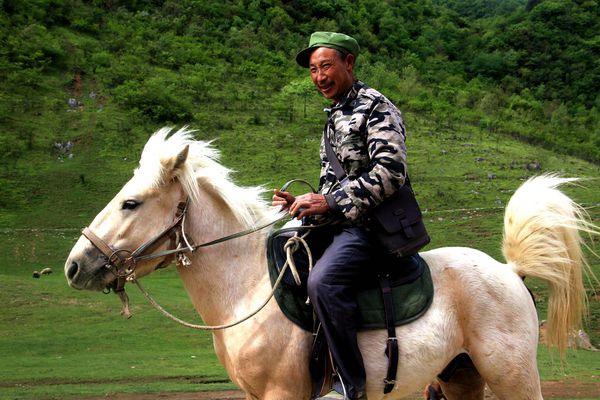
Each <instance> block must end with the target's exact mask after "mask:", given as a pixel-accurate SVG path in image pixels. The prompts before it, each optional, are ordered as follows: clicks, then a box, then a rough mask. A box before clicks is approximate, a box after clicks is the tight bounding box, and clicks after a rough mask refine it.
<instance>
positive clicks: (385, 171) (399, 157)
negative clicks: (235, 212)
mask: <svg viewBox="0 0 600 400" xmlns="http://www.w3.org/2000/svg"><path fill="white" fill-rule="evenodd" d="M361 129H364V130H365V133H366V140H367V152H368V157H369V165H368V167H367V168H365V169H364V170H363V171H361V173H360V174H359V175H358V176H356V177H354V178H355V179H352V180H350V181H349V182H348V184H347V185H345V186H344V187H342V188H338V189H337V190H335V191H334V192H333V193H331V194H330V195H328V196H326V198H327V200H328V204H329V205H330V207H332V208H333V210H334V212H341V213H342V214H343V215H344V217H345V218H346V219H348V220H350V221H356V220H358V219H359V218H360V217H361V216H362V215H363V214H364V213H365V212H367V211H369V210H371V209H372V208H373V207H375V206H377V205H378V204H380V203H381V202H382V201H383V200H385V199H386V198H387V197H389V196H391V195H392V194H393V193H395V192H396V191H397V190H398V189H399V188H400V187H401V186H402V185H404V182H405V180H406V172H407V168H406V146H405V143H404V140H405V137H406V131H405V128H404V123H403V122H402V117H401V115H400V112H399V111H398V110H397V109H396V107H395V106H393V105H392V104H391V103H389V101H387V99H374V102H373V104H372V106H371V107H370V111H369V112H368V113H367V115H366V118H365V122H364V125H363V126H361Z"/></svg>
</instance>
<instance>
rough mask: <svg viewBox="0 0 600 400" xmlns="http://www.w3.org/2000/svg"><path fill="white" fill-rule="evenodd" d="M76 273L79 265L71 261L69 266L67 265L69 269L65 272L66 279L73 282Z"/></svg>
mask: <svg viewBox="0 0 600 400" xmlns="http://www.w3.org/2000/svg"><path fill="white" fill-rule="evenodd" d="M78 271H79V265H77V263H76V262H75V261H72V262H71V265H69V269H68V270H67V278H69V280H73V278H74V277H75V275H77V272H78Z"/></svg>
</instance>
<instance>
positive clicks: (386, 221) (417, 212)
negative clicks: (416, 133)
mask: <svg viewBox="0 0 600 400" xmlns="http://www.w3.org/2000/svg"><path fill="white" fill-rule="evenodd" d="M324 141H325V152H326V154H327V158H328V160H329V163H330V164H331V167H332V168H333V171H334V172H335V175H336V177H337V179H338V181H339V182H340V184H341V185H342V186H344V185H345V184H347V179H346V178H347V176H346V172H345V171H344V169H343V167H342V164H341V163H340V160H338V158H337V156H336V155H335V153H334V151H333V148H332V147H331V143H330V141H329V137H328V136H327V135H326V134H325V135H324ZM366 228H367V229H368V230H370V231H372V232H373V233H374V234H375V236H376V237H377V239H378V240H379V243H380V244H381V246H382V247H383V248H384V249H386V250H387V251H388V252H389V253H392V254H395V255H396V256H398V257H405V256H410V255H413V254H416V253H417V252H418V251H419V250H420V249H421V248H423V247H424V246H425V245H427V244H428V243H429V242H430V238H429V235H428V234H427V230H426V229H425V224H424V223H423V218H422V214H421V209H420V208H419V204H418V203H417V199H416V198H415V194H414V192H413V190H412V187H411V186H410V180H409V178H408V175H406V180H405V182H404V185H402V186H401V187H400V188H399V189H398V190H397V191H396V192H395V193H394V194H393V195H391V196H390V197H388V198H386V199H385V200H384V201H383V202H382V203H381V204H379V205H377V206H376V207H375V208H374V209H373V210H372V211H371V212H370V213H369V215H368V218H367V226H366Z"/></svg>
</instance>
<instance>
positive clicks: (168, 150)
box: [134, 126, 276, 227]
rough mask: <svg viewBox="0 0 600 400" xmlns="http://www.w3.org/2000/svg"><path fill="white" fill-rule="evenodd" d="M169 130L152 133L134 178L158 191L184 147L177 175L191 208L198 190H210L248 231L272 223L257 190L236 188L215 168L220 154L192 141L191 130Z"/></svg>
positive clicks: (218, 166) (207, 144) (223, 170)
mask: <svg viewBox="0 0 600 400" xmlns="http://www.w3.org/2000/svg"><path fill="white" fill-rule="evenodd" d="M172 131H173V128H171V127H164V128H161V129H159V130H158V131H156V132H155V133H154V134H153V135H152V136H151V137H150V139H148V142H147V143H146V145H145V146H144V150H143V152H142V156H141V158H140V163H139V167H138V168H137V169H136V170H135V171H134V175H135V176H136V177H139V178H140V179H143V181H144V182H146V184H148V185H149V186H150V187H153V188H158V187H160V186H162V185H164V184H165V183H166V180H167V179H173V177H172V176H169V174H168V171H167V168H166V166H167V165H168V162H169V160H173V159H174V158H175V157H176V156H177V155H178V154H179V153H180V152H181V151H182V150H184V149H185V147H186V146H189V152H188V157H187V160H186V162H185V164H184V165H183V166H182V167H181V168H180V170H179V171H178V173H177V176H176V177H175V178H177V179H178V180H179V182H180V183H181V184H182V186H183V189H184V191H185V193H186V194H187V195H188V196H189V198H190V201H191V202H192V204H195V205H199V193H200V188H201V187H202V188H205V189H208V190H212V191H213V193H215V194H216V195H217V196H219V197H220V198H221V199H222V200H223V202H224V203H225V204H227V205H228V206H229V208H230V209H231V211H232V213H233V214H234V216H235V217H236V219H237V220H238V221H239V222H241V223H243V224H244V225H245V226H248V227H252V226H255V225H256V224H257V223H259V222H263V221H267V220H269V219H273V218H274V217H275V215H276V212H275V211H274V210H272V209H271V207H268V205H267V202H266V201H265V200H264V199H263V194H264V193H265V190H264V188H261V187H240V186H237V185H236V184H235V183H233V182H232V181H231V179H230V174H231V170H230V169H228V168H226V167H224V166H223V165H221V164H219V162H218V160H219V156H220V153H219V151H218V150H217V149H215V148H214V147H213V146H212V145H211V143H212V142H206V141H201V140H196V139H195V138H194V135H193V134H194V132H195V130H190V129H188V127H187V126H185V127H183V128H181V129H179V130H178V131H176V132H175V133H173V134H171V135H170V133H171V132H172Z"/></svg>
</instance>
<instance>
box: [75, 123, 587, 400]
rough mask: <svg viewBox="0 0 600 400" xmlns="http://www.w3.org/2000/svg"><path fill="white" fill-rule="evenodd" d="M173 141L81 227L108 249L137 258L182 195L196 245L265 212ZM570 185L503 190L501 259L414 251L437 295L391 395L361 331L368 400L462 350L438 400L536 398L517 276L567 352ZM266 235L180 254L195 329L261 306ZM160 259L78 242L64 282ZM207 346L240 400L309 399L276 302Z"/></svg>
mask: <svg viewBox="0 0 600 400" xmlns="http://www.w3.org/2000/svg"><path fill="white" fill-rule="evenodd" d="M170 133H171V132H170V129H168V128H163V129H161V130H159V131H158V132H156V133H155V134H154V135H153V136H152V137H151V138H150V139H149V141H148V143H147V144H146V145H145V148H144V151H143V154H142V156H141V160H140V164H139V168H138V169H136V170H135V172H134V175H133V177H132V178H131V180H130V181H129V182H128V183H127V184H125V186H124V187H123V188H122V189H121V191H120V192H119V193H118V194H117V195H116V196H115V197H114V199H112V200H111V202H110V203H108V205H107V206H106V207H105V208H104V210H102V211H101V212H100V214H98V216H96V218H95V219H94V220H93V222H92V223H91V225H90V228H89V231H91V232H93V234H92V235H94V234H95V236H96V237H98V238H100V239H99V240H100V241H101V242H102V243H109V244H110V245H109V246H108V251H111V250H112V249H124V250H121V252H123V253H124V254H125V255H127V254H129V253H131V252H134V249H138V248H139V247H140V246H141V245H142V244H144V243H145V242H148V241H149V240H150V238H152V237H154V236H155V235H157V234H158V233H159V232H162V231H163V230H166V229H168V228H169V227H170V226H171V225H172V224H173V220H174V219H176V218H177V217H176V210H177V206H178V204H180V203H181V202H185V201H186V199H189V204H188V208H187V217H186V218H185V220H184V221H183V224H184V228H185V231H186V235H187V237H188V238H190V239H192V240H193V241H194V242H195V243H203V242H207V241H211V240H213V239H215V238H219V237H223V236H226V235H229V234H231V233H234V232H238V231H242V230H246V229H248V228H249V227H252V226H257V225H259V224H260V223H262V222H261V221H266V220H269V219H273V218H275V216H276V215H277V213H276V212H275V211H274V210H273V209H272V207H270V206H269V205H268V204H267V203H266V202H265V201H264V200H261V196H262V191H261V190H260V189H258V188H242V187H239V186H236V185H234V184H233V183H232V182H231V180H230V179H229V177H228V173H229V170H228V169H226V168H225V167H223V166H221V165H220V164H219V163H218V162H217V161H216V160H217V156H218V154H217V152H216V150H215V149H214V148H212V147H211V146H210V144H209V143H206V142H202V141H195V140H194V139H193V136H192V134H191V132H190V131H188V130H186V129H185V128H184V129H181V130H179V131H177V132H175V133H174V134H172V135H171V136H170V137H169V134H170ZM572 180H573V179H562V178H558V177H555V176H541V177H537V178H533V179H530V180H529V181H527V182H526V183H524V184H523V185H522V186H521V187H520V188H519V189H518V190H517V191H516V193H515V194H514V195H513V196H512V198H511V200H510V202H509V204H508V205H507V208H506V215H505V219H504V240H503V253H504V256H505V258H506V260H507V263H506V264H503V263H500V262H497V261H495V260H494V259H493V258H491V257H490V256H488V255H487V254H484V253H482V252H481V251H478V250H475V249H471V248H467V247H446V248H438V249H435V250H430V251H426V252H424V253H422V254H421V256H422V257H423V258H424V259H425V260H426V261H427V263H428V264H429V266H430V268H431V273H432V277H433V282H434V285H435V293H434V300H433V304H432V305H431V307H430V309H429V310H428V311H427V312H426V313H425V314H424V315H423V316H422V317H421V318H420V319H418V320H416V321H414V322H412V323H410V324H408V325H404V326H400V327H398V328H397V329H396V330H397V335H398V337H399V338H400V340H399V347H400V361H399V365H398V374H397V383H396V386H395V388H394V390H393V391H392V392H391V393H389V394H387V395H384V394H383V386H384V383H383V378H384V377H385V375H386V369H387V358H386V356H385V355H384V352H383V351H382V350H383V348H384V345H385V343H386V339H387V334H386V331H385V330H372V331H364V332H361V333H359V338H358V339H359V344H360V348H361V352H362V355H363V358H364V363H365V367H366V371H367V393H368V397H369V399H371V400H376V399H399V398H402V397H404V396H406V395H409V394H411V393H414V392H415V391H416V390H419V389H420V388H422V387H423V386H424V385H425V384H427V383H428V382H430V381H431V380H432V379H433V378H434V377H436V375H437V374H439V373H440V372H441V371H442V370H443V369H444V367H446V365H447V364H448V363H449V362H450V361H451V360H452V359H453V358H454V357H455V356H457V355H458V354H460V353H467V354H468V355H469V356H470V358H471V359H472V361H473V363H474V365H475V367H476V369H474V368H471V369H467V370H460V371H459V372H458V373H457V374H455V375H454V376H453V377H452V378H451V379H450V381H449V382H447V383H443V390H444V392H445V394H446V396H447V398H448V399H462V400H465V399H483V390H484V385H485V383H487V384H488V385H489V387H490V388H491V390H492V391H493V392H494V394H495V395H496V396H497V397H498V398H499V399H511V400H515V399H542V393H541V390H540V379H539V374H538V369H537V365H536V351H537V344H538V319H537V314H536V310H535V306H534V303H533V302H532V298H531V295H530V293H529V292H528V290H527V289H526V287H525V285H524V284H523V278H524V277H537V278H540V279H543V280H545V281H548V282H549V288H550V297H549V303H548V323H547V325H548V330H549V335H548V340H549V342H550V343H551V344H552V345H554V346H557V347H558V348H559V349H562V350H564V349H565V346H566V343H567V334H568V332H569V331H570V330H571V329H574V328H578V327H579V325H580V323H581V319H582V315H583V314H584V311H585V305H586V302H585V291H584V287H583V284H582V270H583V265H584V264H583V263H584V261H583V257H582V252H581V244H582V243H581V239H580V235H579V233H580V231H582V230H583V231H586V232H593V233H597V228H596V227H595V226H594V225H592V224H591V223H590V222H589V221H588V219H586V218H585V217H584V213H583V211H582V210H581V208H580V207H579V206H578V205H576V204H575V203H573V202H572V201H571V200H570V199H569V198H568V197H567V196H565V195H564V194H563V193H561V192H560V191H559V190H557V186H559V185H560V184H563V183H565V182H570V181H572ZM159 236H160V235H159ZM266 237H267V232H265V231H264V230H263V231H260V232H257V233H253V234H251V235H248V236H245V237H243V238H238V239H235V240H232V241H227V242H223V243H219V244H215V245H213V246H209V247H204V248H200V249H198V250H196V251H195V252H193V253H189V254H188V256H189V259H190V261H191V265H190V266H187V267H186V266H182V265H180V264H178V267H177V268H178V270H179V273H180V276H181V278H182V280H183V282H184V284H185V287H186V289H187V291H188V293H189V296H190V298H191V300H192V302H193V304H194V306H195V308H196V310H197V311H198V313H199V314H200V316H201V317H202V319H203V320H204V322H205V323H207V324H211V325H219V324H227V323H230V322H233V321H236V320H238V319H240V318H242V317H244V316H246V315H247V314H248V313H250V312H252V311H253V310H254V309H255V308H256V307H257V305H258V304H260V303H261V302H262V301H263V300H264V299H266V298H267V296H268V295H269V293H270V292H271V284H270V280H269V276H268V273H267V266H266V265H267V260H266V250H265V247H266V246H265V242H266ZM169 242H170V241H169V240H159V241H157V242H156V243H154V244H153V246H152V247H153V249H152V251H154V252H161V251H164V250H166V249H168V248H169V246H170V244H169ZM99 246H100V247H102V245H99ZM125 250H127V251H125ZM169 257H170V256H166V255H165V256H160V257H158V258H155V259H146V260H143V259H142V260H139V261H138V262H137V263H134V265H131V264H126V263H125V264H126V265H124V266H123V265H121V266H119V265H117V267H116V268H115V267H113V268H107V266H106V265H107V256H106V255H104V254H103V253H102V252H101V250H99V249H98V245H96V246H95V245H93V244H92V243H91V242H90V240H89V239H88V237H86V236H82V237H80V238H79V240H78V241H77V243H76V244H75V246H74V247H73V249H72V250H71V253H70V254H69V258H68V259H67V261H66V264H65V275H66V277H67V280H68V283H69V285H70V286H71V287H73V288H76V289H88V290H98V291H99V290H104V289H106V288H111V287H112V288H115V287H116V286H117V284H116V283H115V282H116V275H120V276H125V275H128V274H132V275H134V276H135V278H136V279H137V278H140V277H143V276H145V275H147V274H150V273H151V272H152V271H154V270H155V269H156V267H157V266H158V264H160V263H161V262H163V261H165V259H166V261H170V259H169ZM113 258H119V257H113ZM124 258H127V257H124ZM120 268H121V269H120ZM124 270H126V273H122V272H123V271H124ZM115 271H116V272H117V273H116V274H115ZM119 271H120V272H119ZM130 276H131V275H130ZM213 340H214V347H215V351H216V354H217V356H218V358H219V360H220V362H221V363H222V364H223V365H224V367H225V368H226V370H227V372H228V374H229V376H230V377H231V379H232V381H233V382H234V383H235V384H236V385H238V386H239V387H240V388H241V389H242V390H243V391H244V392H245V394H246V399H263V400H286V399H289V400H297V399H308V398H309V397H310V392H311V379H310V376H309V370H308V359H309V352H310V349H311V340H312V335H311V333H310V332H307V331H305V330H303V329H301V328H300V327H298V326H297V325H295V324H294V323H292V322H290V321H289V320H288V319H287V318H286V317H285V316H284V315H283V313H282V312H281V311H280V309H279V307H278V305H277V303H276V301H275V300H274V299H272V300H271V301H270V302H268V304H267V305H266V307H264V308H263V309H262V310H261V311H260V312H259V313H258V314H256V315H255V316H253V317H252V318H250V319H248V320H247V321H245V322H243V323H241V324H239V325H237V326H235V327H232V328H229V329H225V330H219V331H215V332H214V333H213Z"/></svg>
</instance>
